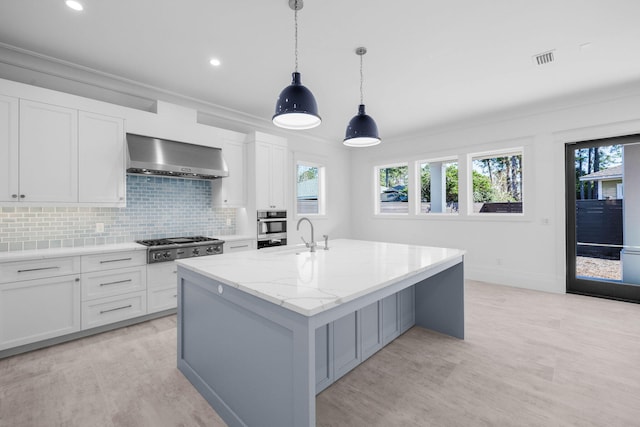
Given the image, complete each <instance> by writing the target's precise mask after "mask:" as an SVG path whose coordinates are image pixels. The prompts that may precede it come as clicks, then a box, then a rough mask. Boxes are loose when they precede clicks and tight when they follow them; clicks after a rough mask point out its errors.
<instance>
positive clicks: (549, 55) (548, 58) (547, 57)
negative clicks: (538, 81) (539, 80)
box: [533, 50, 555, 65]
mask: <svg viewBox="0 0 640 427" xmlns="http://www.w3.org/2000/svg"><path fill="white" fill-rule="evenodd" d="M554 52H555V50H550V51H548V52H543V53H539V54H537V55H534V56H533V62H535V63H536V64H538V65H544V64H549V63H551V62H554V61H555V54H554Z"/></svg>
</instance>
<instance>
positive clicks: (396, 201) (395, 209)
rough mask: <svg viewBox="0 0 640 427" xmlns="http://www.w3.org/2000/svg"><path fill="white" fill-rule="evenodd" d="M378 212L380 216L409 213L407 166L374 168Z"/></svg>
mask: <svg viewBox="0 0 640 427" xmlns="http://www.w3.org/2000/svg"><path fill="white" fill-rule="evenodd" d="M376 179H377V181H378V182H377V186H376V188H377V194H378V211H377V213H380V214H408V213H409V203H408V202H409V192H408V189H409V166H408V165H407V164H406V163H405V164H399V165H389V166H378V167H377V168H376Z"/></svg>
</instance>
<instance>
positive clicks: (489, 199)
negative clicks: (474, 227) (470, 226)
mask: <svg viewBox="0 0 640 427" xmlns="http://www.w3.org/2000/svg"><path fill="white" fill-rule="evenodd" d="M471 163H472V180H473V186H472V188H473V213H480V214H484V213H518V214H521V213H523V206H522V201H523V198H522V184H523V183H522V176H523V175H522V151H517V152H505V153H500V154H497V155H496V154H492V155H487V156H482V155H477V156H473V157H472V162H471Z"/></svg>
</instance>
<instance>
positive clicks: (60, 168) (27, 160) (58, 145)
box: [20, 99, 78, 202]
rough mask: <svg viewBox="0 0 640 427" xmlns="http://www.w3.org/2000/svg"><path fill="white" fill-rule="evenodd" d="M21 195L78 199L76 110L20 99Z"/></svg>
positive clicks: (53, 199) (43, 199) (29, 198)
mask: <svg viewBox="0 0 640 427" xmlns="http://www.w3.org/2000/svg"><path fill="white" fill-rule="evenodd" d="M20 195H21V196H20V197H24V199H23V200H24V201H26V202H77V201H78V112H77V110H72V109H70V108H64V107H58V106H55V105H49V104H42V103H39V102H34V101H27V100H22V99H21V100H20Z"/></svg>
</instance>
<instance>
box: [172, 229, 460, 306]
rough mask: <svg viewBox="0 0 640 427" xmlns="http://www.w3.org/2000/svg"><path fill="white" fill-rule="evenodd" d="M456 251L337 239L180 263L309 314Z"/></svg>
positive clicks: (446, 259)
mask: <svg viewBox="0 0 640 427" xmlns="http://www.w3.org/2000/svg"><path fill="white" fill-rule="evenodd" d="M464 253H465V251H463V250H460V249H449V248H437V247H429V246H416V245H405V244H397V243H386V242H372V241H363V240H349V239H337V240H333V241H329V250H324V249H323V247H322V244H320V245H319V246H318V247H317V250H316V252H310V251H309V249H307V248H305V247H304V246H286V247H280V248H274V249H262V250H256V251H244V252H235V253H229V254H223V255H219V256H209V257H203V258H190V259H186V260H179V261H178V265H180V266H181V267H184V268H186V269H189V270H192V271H194V272H196V273H199V274H202V275H204V276H207V277H210V278H212V279H215V280H218V281H220V282H222V283H225V284H227V285H229V286H233V287H235V288H237V289H239V290H242V291H243V292H246V293H249V294H252V295H255V296H257V297H259V298H262V299H264V300H267V301H269V302H272V303H274V304H277V305H280V306H282V307H285V308H288V309H289V310H292V311H295V312H297V313H299V314H302V315H304V316H313V315H315V314H318V313H320V312H322V311H325V310H328V309H331V308H333V307H335V306H338V305H340V304H343V303H346V302H349V301H351V300H353V299H356V298H358V297H360V296H362V295H365V294H367V293H370V292H373V291H376V290H378V289H381V288H384V287H385V286H388V285H390V284H393V283H396V282H398V281H399V280H403V279H405V278H410V277H412V276H416V275H419V274H420V273H423V272H425V271H429V270H434V269H440V268H448V267H450V266H452V265H455V264H457V263H460V262H461V261H462V259H463V255H464Z"/></svg>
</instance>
